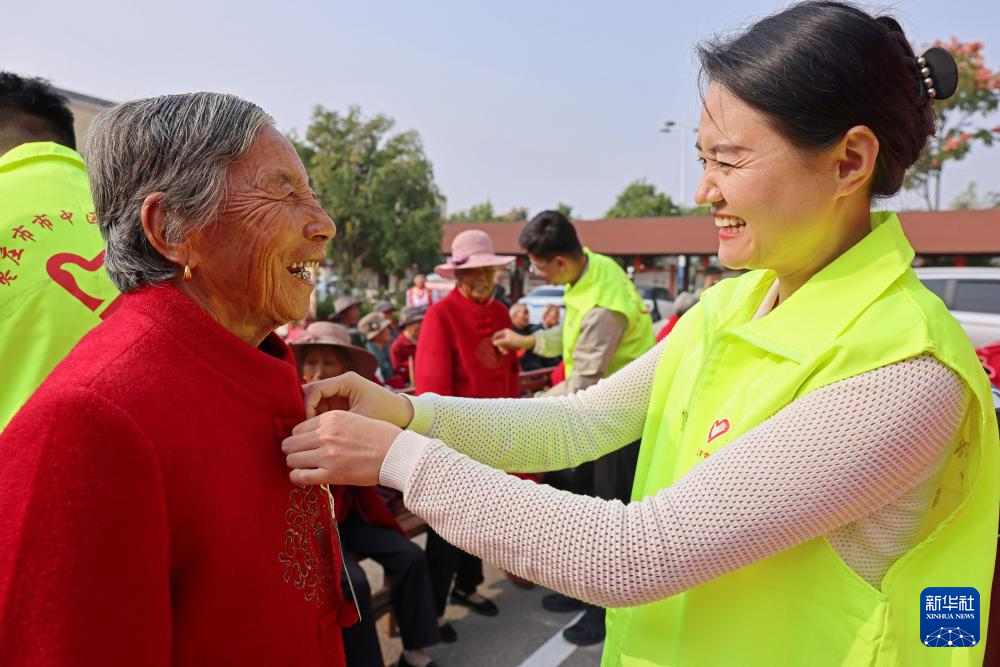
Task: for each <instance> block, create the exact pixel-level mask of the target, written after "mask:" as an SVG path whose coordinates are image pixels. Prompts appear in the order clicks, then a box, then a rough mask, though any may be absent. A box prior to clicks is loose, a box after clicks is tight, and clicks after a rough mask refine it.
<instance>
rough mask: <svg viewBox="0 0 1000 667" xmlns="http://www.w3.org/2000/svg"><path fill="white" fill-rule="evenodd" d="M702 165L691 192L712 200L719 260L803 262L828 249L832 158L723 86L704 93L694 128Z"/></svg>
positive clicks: (798, 266) (779, 267) (795, 267)
mask: <svg viewBox="0 0 1000 667" xmlns="http://www.w3.org/2000/svg"><path fill="white" fill-rule="evenodd" d="M697 148H698V156H699V158H700V159H701V161H702V163H703V164H704V172H703V174H702V177H701V180H700V182H699V183H698V189H697V191H696V193H695V198H696V200H697V201H698V203H699V204H710V205H711V207H712V214H713V215H714V216H715V224H716V227H717V228H718V233H719V261H720V262H722V263H723V264H724V265H726V266H728V267H730V268H740V269H772V270H774V271H776V272H777V273H778V275H779V276H784V275H786V274H796V273H798V272H800V271H803V270H808V269H809V268H811V267H812V265H813V264H814V263H815V261H816V259H817V258H819V257H827V256H828V255H829V251H830V248H829V246H831V244H836V243H837V238H838V236H839V235H838V234H835V233H833V234H831V224H833V222H832V221H833V217H834V216H833V214H834V213H835V210H836V206H837V202H836V200H837V192H838V190H837V183H838V179H837V178H836V176H835V174H836V171H837V166H836V160H835V159H833V158H832V156H830V155H827V154H826V153H825V152H823V151H819V152H809V151H806V150H803V149H801V148H799V147H797V146H795V145H794V144H792V143H791V142H790V141H788V139H786V138H785V137H784V136H783V135H782V134H780V133H779V132H778V131H777V130H776V129H775V128H774V126H773V124H772V123H771V122H770V121H769V119H768V118H767V117H766V116H764V115H763V114H762V113H760V112H759V111H757V110H755V109H753V108H752V107H750V106H749V105H747V104H746V103H745V102H743V101H742V100H740V99H739V98H737V97H736V96H734V95H733V94H732V93H730V92H729V91H728V90H726V89H725V88H723V87H721V86H719V85H717V84H714V83H713V84H711V85H710V86H709V87H708V90H707V91H706V93H705V98H704V105H703V107H702V114H701V123H700V126H699V131H698V145H697Z"/></svg>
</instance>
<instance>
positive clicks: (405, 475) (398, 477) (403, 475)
mask: <svg viewBox="0 0 1000 667" xmlns="http://www.w3.org/2000/svg"><path fill="white" fill-rule="evenodd" d="M430 443H431V439H430V438H428V437H426V436H423V435H420V434H419V433H414V432H413V431H403V432H402V433H400V434H399V435H398V436H396V440H395V441H394V442H393V443H392V447H390V448H389V453H388V454H386V455H385V460H384V461H382V468H381V469H380V470H379V474H378V482H379V484H381V485H382V486H388V487H390V488H393V489H396V490H397V491H402V492H403V495H404V496H405V495H406V486H407V485H408V484H409V483H410V479H411V478H412V477H413V471H414V469H415V468H416V467H417V463H419V462H420V459H421V457H423V455H424V450H426V449H427V445H429V444H430Z"/></svg>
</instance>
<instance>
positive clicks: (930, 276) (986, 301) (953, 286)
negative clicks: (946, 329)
mask: <svg viewBox="0 0 1000 667" xmlns="http://www.w3.org/2000/svg"><path fill="white" fill-rule="evenodd" d="M916 274H917V277H918V278H920V281H921V282H922V283H923V284H924V285H926V286H927V289H929V290H930V291H932V292H934V293H935V294H937V295H938V297H940V298H941V300H942V301H944V305H946V306H947V307H948V310H950V311H951V314H952V315H954V316H955V319H956V320H958V323H959V324H961V325H962V328H963V329H965V333H966V335H967V336H968V337H969V340H971V341H972V345H973V346H974V347H982V346H983V345H986V344H987V343H992V342H993V341H995V340H997V339H1000V269H996V268H985V267H984V268H975V267H941V268H937V267H926V268H918V269H916Z"/></svg>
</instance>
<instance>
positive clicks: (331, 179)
mask: <svg viewBox="0 0 1000 667" xmlns="http://www.w3.org/2000/svg"><path fill="white" fill-rule="evenodd" d="M394 126H395V121H393V120H392V119H391V118H389V117H388V116H385V115H382V114H377V115H375V116H372V117H370V118H366V117H365V116H364V115H363V114H362V112H361V109H360V108H359V107H357V106H352V107H350V108H349V109H348V111H347V113H346V114H341V113H339V112H337V111H329V110H327V109H324V108H322V107H316V109H315V110H314V111H313V117H312V122H311V123H310V125H309V128H308V129H307V130H306V136H305V140H304V141H303V140H300V139H299V138H298V137H295V136H292V137H291V138H290V139H291V141H292V143H293V144H294V146H295V149H296V150H297V151H298V153H299V156H300V157H301V158H302V162H303V163H304V164H305V165H306V169H307V171H308V172H309V176H310V179H311V181H312V187H313V189H314V190H315V191H316V196H317V198H318V199H319V202H320V204H321V205H322V206H323V208H324V209H325V210H326V212H327V213H328V214H329V215H330V217H331V218H333V220H334V222H335V223H336V224H337V236H336V237H335V238H334V240H333V242H332V243H331V244H330V246H329V250H328V252H329V256H330V258H331V259H332V260H333V262H334V265H335V268H336V270H337V273H338V275H339V276H340V277H341V280H342V281H344V282H345V283H347V284H348V285H350V284H356V282H357V281H358V280H359V278H360V275H361V271H362V269H369V270H371V271H373V272H375V273H377V274H379V275H380V276H385V275H396V276H398V275H401V274H402V273H403V272H404V271H405V270H406V269H408V268H410V267H411V266H413V265H417V266H419V267H423V268H428V267H430V266H432V265H433V264H434V263H435V262H437V261H438V259H439V258H440V244H441V224H440V223H441V215H440V208H439V205H438V199H439V193H438V189H437V186H436V185H435V183H434V171H433V168H432V167H431V163H430V161H429V160H428V159H427V156H426V155H425V154H424V149H423V144H422V143H421V141H420V136H419V135H418V134H417V133H416V132H415V131H413V130H409V131H407V132H399V133H394V132H393V128H394Z"/></svg>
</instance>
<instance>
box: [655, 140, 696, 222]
mask: <svg viewBox="0 0 1000 667" xmlns="http://www.w3.org/2000/svg"><path fill="white" fill-rule="evenodd" d="M677 129H682V130H687V131H689V132H697V131H698V126H697V125H691V124H689V123H684V122H682V121H678V120H668V121H664V123H663V127H661V128H660V132H662V133H664V134H670V133H671V132H673V131H674V130H677ZM687 148H688V147H687V146H686V145H685V144H684V134H683V132H682V133H681V140H680V161H681V191H680V194H679V197H678V200H677V205H678V206H682V205H683V203H684V201H686V197H687V164H688V160H687V156H688V153H687Z"/></svg>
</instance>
